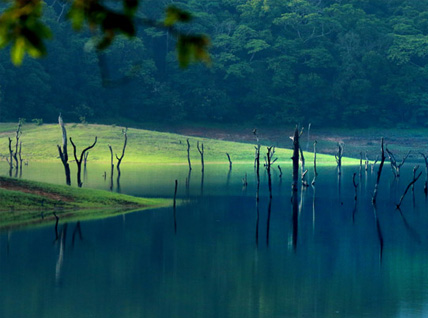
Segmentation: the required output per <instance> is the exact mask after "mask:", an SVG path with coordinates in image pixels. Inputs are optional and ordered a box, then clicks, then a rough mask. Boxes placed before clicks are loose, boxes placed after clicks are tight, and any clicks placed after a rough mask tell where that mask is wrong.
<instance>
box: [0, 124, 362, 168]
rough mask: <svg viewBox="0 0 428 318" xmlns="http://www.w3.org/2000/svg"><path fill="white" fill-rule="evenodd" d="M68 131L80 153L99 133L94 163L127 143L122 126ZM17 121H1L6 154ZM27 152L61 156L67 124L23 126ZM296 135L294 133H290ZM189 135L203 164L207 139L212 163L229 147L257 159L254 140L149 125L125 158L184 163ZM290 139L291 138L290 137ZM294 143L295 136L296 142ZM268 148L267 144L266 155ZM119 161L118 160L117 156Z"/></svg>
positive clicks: (283, 155) (287, 153)
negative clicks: (201, 145)
mask: <svg viewBox="0 0 428 318" xmlns="http://www.w3.org/2000/svg"><path fill="white" fill-rule="evenodd" d="M66 128H67V134H68V136H69V137H72V138H73V141H74V142H75V144H76V145H77V147H78V156H80V152H81V151H82V150H83V149H84V148H85V147H87V146H89V145H91V144H92V143H93V141H94V138H95V136H97V137H98V143H97V145H96V146H95V148H93V149H91V150H90V154H89V158H88V160H89V161H91V162H100V163H106V162H109V161H110V151H109V148H108V145H111V146H112V147H113V151H114V153H116V154H118V155H120V154H121V152H122V147H123V139H124V138H123V135H122V128H123V127H117V126H106V125H82V124H68V125H66ZM14 129H16V125H12V124H10V123H0V155H3V156H6V157H7V156H8V138H7V137H10V138H12V139H14ZM22 132H23V133H22V137H21V140H22V157H23V158H24V159H25V160H30V161H34V160H37V161H57V160H59V159H58V150H57V147H56V146H57V145H58V144H61V142H62V135H61V129H60V127H59V126H58V125H55V124H47V125H42V126H36V125H34V124H25V125H24V126H23V128H22ZM290 135H291V132H290ZM187 138H189V141H190V144H191V148H190V157H191V161H192V164H200V155H199V152H198V150H197V149H196V143H197V141H199V142H202V143H204V148H205V156H204V157H205V162H206V163H226V162H227V157H226V152H227V153H229V154H230V156H231V159H232V161H233V163H252V162H253V160H254V146H253V145H252V144H248V143H239V142H230V141H222V140H216V139H207V138H195V137H187V136H183V135H178V134H172V133H161V132H155V131H148V130H143V129H129V130H128V147H127V148H126V154H125V157H124V159H123V162H124V163H125V162H128V163H144V164H183V165H187V144H186V139H187ZM284 139H285V140H287V139H289V137H288V136H284ZM290 147H291V141H290ZM265 152H266V147H265V146H263V147H262V158H261V159H263V156H264V154H265ZM275 155H276V157H278V161H277V162H278V163H281V164H290V165H291V160H290V157H291V155H292V153H291V150H290V149H283V148H277V149H276V153H275ZM69 157H70V160H73V155H72V146H71V144H70V143H69ZM305 158H306V160H307V161H308V162H309V161H312V160H313V154H312V153H311V152H310V153H305ZM115 161H116V160H115ZM317 163H318V164H320V165H323V164H325V165H335V164H336V161H335V158H334V157H333V156H329V155H322V154H318V155H317ZM357 163H358V160H355V159H350V158H344V159H343V164H357Z"/></svg>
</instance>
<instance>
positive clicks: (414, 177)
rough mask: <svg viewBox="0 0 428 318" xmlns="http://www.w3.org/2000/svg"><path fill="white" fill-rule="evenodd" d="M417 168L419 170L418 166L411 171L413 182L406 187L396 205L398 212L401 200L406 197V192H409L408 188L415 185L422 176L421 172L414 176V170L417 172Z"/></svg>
mask: <svg viewBox="0 0 428 318" xmlns="http://www.w3.org/2000/svg"><path fill="white" fill-rule="evenodd" d="M418 168H419V166H416V167H415V168H414V169H413V172H414V173H413V180H412V181H411V182H410V183H409V184H408V185H407V187H406V190H404V193H403V195H402V196H401V198H400V202H398V203H397V204H396V206H397V209H398V210H400V207H401V203H403V199H404V197H405V196H406V194H407V192H408V191H409V189H410V187H411V186H413V185H414V184H415V182H416V181H418V179H419V177H420V176H421V175H422V171H421V172H419V174H418V176H416V170H418Z"/></svg>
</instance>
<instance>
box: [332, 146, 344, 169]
mask: <svg viewBox="0 0 428 318" xmlns="http://www.w3.org/2000/svg"><path fill="white" fill-rule="evenodd" d="M337 147H338V148H339V149H338V151H337V154H336V155H335V156H334V157H335V158H336V162H337V173H338V174H339V175H341V174H342V157H343V144H340V143H337Z"/></svg>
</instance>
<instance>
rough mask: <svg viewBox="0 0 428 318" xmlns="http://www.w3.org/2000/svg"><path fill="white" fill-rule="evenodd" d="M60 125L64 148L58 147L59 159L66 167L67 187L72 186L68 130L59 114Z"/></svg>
mask: <svg viewBox="0 0 428 318" xmlns="http://www.w3.org/2000/svg"><path fill="white" fill-rule="evenodd" d="M58 123H59V125H60V126H61V130H62V148H61V146H60V145H57V147H58V152H59V157H60V158H61V162H62V164H63V165H64V170H65V182H66V184H67V185H71V176H70V165H69V164H68V152H67V130H66V129H65V125H64V122H63V120H62V116H61V114H59V117H58Z"/></svg>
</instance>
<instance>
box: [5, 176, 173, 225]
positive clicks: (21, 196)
mask: <svg viewBox="0 0 428 318" xmlns="http://www.w3.org/2000/svg"><path fill="white" fill-rule="evenodd" d="M0 203H1V204H0V229H2V228H5V227H10V226H12V225H14V226H16V225H22V224H31V223H40V222H46V221H52V220H54V219H55V217H54V215H53V212H56V214H57V215H58V216H59V217H60V218H61V219H63V218H77V219H79V220H82V219H93V218H101V217H107V216H110V215H114V214H117V213H119V212H120V213H123V212H125V211H132V210H136V209H138V210H141V209H144V208H154V207H164V206H168V205H171V204H172V201H171V200H168V199H144V198H137V197H132V196H128V195H123V194H117V193H112V192H107V191H101V190H94V189H80V188H74V187H67V186H58V185H52V184H47V183H41V182H33V181H27V180H17V179H12V178H6V177H0ZM42 215H43V217H42ZM45 216H46V217H45ZM45 218H46V220H45Z"/></svg>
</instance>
